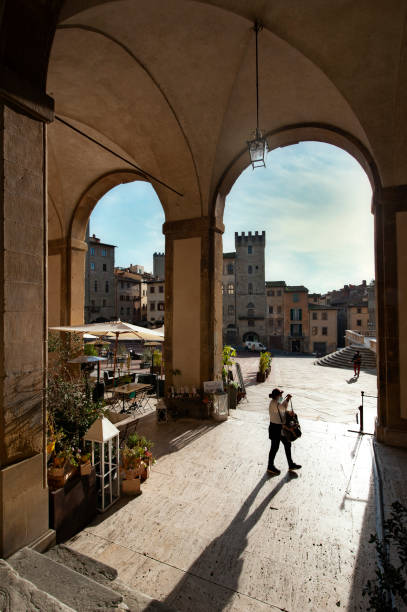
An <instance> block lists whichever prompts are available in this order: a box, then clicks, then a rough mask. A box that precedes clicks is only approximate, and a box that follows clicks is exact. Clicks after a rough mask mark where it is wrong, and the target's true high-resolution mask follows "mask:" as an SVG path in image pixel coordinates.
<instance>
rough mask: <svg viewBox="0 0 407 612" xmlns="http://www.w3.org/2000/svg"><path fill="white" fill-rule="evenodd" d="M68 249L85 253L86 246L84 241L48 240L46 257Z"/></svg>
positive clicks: (74, 239)
mask: <svg viewBox="0 0 407 612" xmlns="http://www.w3.org/2000/svg"><path fill="white" fill-rule="evenodd" d="M68 249H71V250H73V251H87V250H88V245H87V243H86V242H85V241H84V240H78V239H77V238H71V239H69V238H67V239H65V238H58V239H56V240H48V255H58V254H59V253H63V252H64V251H66V250H68Z"/></svg>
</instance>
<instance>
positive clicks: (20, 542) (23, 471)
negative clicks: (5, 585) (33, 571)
mask: <svg viewBox="0 0 407 612" xmlns="http://www.w3.org/2000/svg"><path fill="white" fill-rule="evenodd" d="M0 521H1V522H0V556H1V557H3V558H7V557H9V556H10V555H12V554H13V553H15V552H16V551H17V550H19V549H20V548H23V546H28V545H30V544H33V543H34V545H35V544H36V541H39V540H41V539H42V538H45V540H47V536H48V532H49V524H48V489H47V487H44V486H43V457H42V455H34V457H30V458H29V459H24V460H23V461H20V462H19V463H15V464H14V465H10V466H7V467H5V468H3V469H1V470H0Z"/></svg>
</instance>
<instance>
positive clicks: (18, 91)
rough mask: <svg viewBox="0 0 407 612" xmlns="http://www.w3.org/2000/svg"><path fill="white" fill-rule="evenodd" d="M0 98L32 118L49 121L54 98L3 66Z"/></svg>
mask: <svg viewBox="0 0 407 612" xmlns="http://www.w3.org/2000/svg"><path fill="white" fill-rule="evenodd" d="M0 100H2V101H3V103H5V104H7V105H9V106H11V107H12V108H14V109H15V110H18V111H20V112H22V113H24V114H25V115H28V116H29V117H31V118H32V119H36V120H37V121H42V122H44V123H51V122H52V121H53V120H54V100H53V98H51V97H50V96H48V95H47V94H45V93H43V92H41V91H39V90H37V89H36V88H35V87H33V86H32V85H31V84H30V83H27V82H26V81H24V80H23V79H22V78H21V77H20V76H18V75H17V74H16V73H14V72H13V71H11V70H10V69H9V68H6V67H5V66H0Z"/></svg>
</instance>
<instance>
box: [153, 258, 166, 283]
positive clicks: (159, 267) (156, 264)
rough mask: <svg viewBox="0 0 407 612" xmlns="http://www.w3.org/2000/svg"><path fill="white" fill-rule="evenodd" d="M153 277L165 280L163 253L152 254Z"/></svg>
mask: <svg viewBox="0 0 407 612" xmlns="http://www.w3.org/2000/svg"><path fill="white" fill-rule="evenodd" d="M153 275H154V276H155V277H156V278H159V279H160V280H164V279H165V253H154V254H153Z"/></svg>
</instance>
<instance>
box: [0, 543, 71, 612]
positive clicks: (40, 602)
mask: <svg viewBox="0 0 407 612" xmlns="http://www.w3.org/2000/svg"><path fill="white" fill-rule="evenodd" d="M38 554H39V553H38ZM0 610H4V611H5V612H14V611H15V612H17V611H20V610H21V611H23V610H27V611H29V610H41V612H75V610H74V609H73V608H71V607H70V606H67V605H65V604H64V603H62V602H61V601H58V600H57V599H55V597H53V596H52V595H50V594H49V593H46V592H44V591H43V590H41V589H39V588H38V587H37V586H36V585H35V584H33V583H32V582H31V581H29V580H27V579H26V578H23V577H22V576H20V575H19V574H18V573H17V572H16V570H15V569H14V568H13V567H11V565H10V564H9V563H7V561H4V560H3V559H0Z"/></svg>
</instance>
